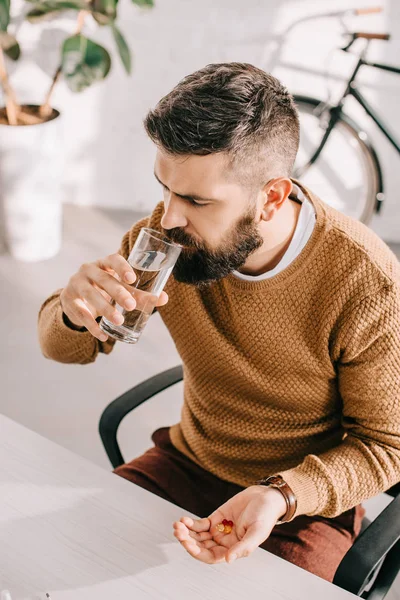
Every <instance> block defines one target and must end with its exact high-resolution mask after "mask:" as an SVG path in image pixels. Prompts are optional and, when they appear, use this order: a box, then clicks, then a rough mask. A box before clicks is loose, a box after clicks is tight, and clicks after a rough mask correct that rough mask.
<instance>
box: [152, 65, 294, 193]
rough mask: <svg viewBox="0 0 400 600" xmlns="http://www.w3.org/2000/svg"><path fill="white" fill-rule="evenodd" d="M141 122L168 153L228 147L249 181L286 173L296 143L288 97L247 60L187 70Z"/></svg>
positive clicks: (225, 149)
mask: <svg viewBox="0 0 400 600" xmlns="http://www.w3.org/2000/svg"><path fill="white" fill-rule="evenodd" d="M144 125H145V128H146V131H147V133H148V135H149V137H150V138H151V139H152V140H153V142H155V143H156V144H157V146H159V147H160V148H161V149H163V150H165V151H166V152H168V153H171V154H180V155H188V154H198V155H206V154H212V153H216V152H226V153H227V154H228V156H229V158H230V162H231V166H232V168H233V169H234V170H235V172H237V171H238V170H239V171H241V172H242V175H244V176H245V177H246V179H248V180H249V181H250V182H252V183H253V184H254V183H257V184H258V183H263V182H265V178H266V177H267V176H268V178H271V177H276V176H290V175H291V172H292V169H293V164H294V161H295V158H296V154H297V150H298V146H299V118H298V114H297V110H296V107H295V104H294V101H293V98H292V96H291V95H290V94H289V92H288V91H287V89H286V88H285V87H284V86H283V85H282V84H281V83H280V82H279V81H278V79H276V78H275V77H273V76H272V75H270V74H269V73H266V72H265V71H262V70H261V69H258V68H257V67H254V66H253V65H250V64H246V63H234V62H232V63H222V64H211V65H208V66H206V67H204V68H203V69H200V70H199V71H196V72H195V73H192V74H191V75H188V76H187V77H185V78H184V79H182V81H180V82H179V83H178V85H176V86H175V87H174V89H173V90H172V91H171V92H170V93H169V94H167V95H166V96H164V98H162V99H161V100H160V101H159V102H158V104H157V106H156V107H155V109H154V110H151V111H150V112H149V113H148V115H147V116H146V118H145V121H144ZM255 179H257V180H260V181H257V182H256V181H254V180H255ZM263 180H264V181H263Z"/></svg>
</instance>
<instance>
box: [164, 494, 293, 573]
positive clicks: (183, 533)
mask: <svg viewBox="0 0 400 600" xmlns="http://www.w3.org/2000/svg"><path fill="white" fill-rule="evenodd" d="M286 509H287V506H286V501H285V499H284V497H283V495H282V494H281V492H280V491H279V490H277V489H275V488H271V487H265V486H262V485H252V486H250V487H248V488H246V489H245V490H243V491H242V492H239V494H236V495H235V496H233V497H232V498H230V499H229V500H228V501H227V502H225V504H223V505H222V506H220V508H218V509H217V510H216V511H214V512H213V513H212V514H211V515H210V516H209V517H205V518H204V519H196V520H193V519H192V518H190V517H182V518H181V519H180V520H179V521H175V523H174V525H173V526H174V536H175V537H176V538H177V539H178V540H179V542H180V543H181V544H182V546H183V547H184V548H185V550H186V551H187V552H189V554H190V555H191V556H193V557H194V558H196V559H197V560H201V561H202V562H205V563H207V564H216V563H221V562H228V563H231V562H233V561H234V560H235V558H242V557H245V556H249V555H250V554H251V553H252V552H253V551H254V550H255V549H256V548H257V547H258V546H259V545H260V544H262V543H263V542H264V541H265V540H266V539H267V538H268V536H269V534H270V533H271V531H272V529H273V527H274V526H275V525H276V522H277V521H279V519H280V518H281V517H282V516H283V515H284V514H285V513H286ZM224 519H226V520H227V521H233V527H232V531H231V532H230V533H223V532H220V531H218V529H217V525H218V524H219V523H222V521H223V520H224Z"/></svg>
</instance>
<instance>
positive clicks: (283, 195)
mask: <svg viewBox="0 0 400 600" xmlns="http://www.w3.org/2000/svg"><path fill="white" fill-rule="evenodd" d="M292 190H293V184H292V182H291V180H290V179H289V178H288V177H276V178H275V179H270V181H268V183H266V184H265V186H264V187H263V190H262V194H263V199H264V206H263V207H262V210H261V220H263V221H270V220H271V219H272V217H273V216H274V214H275V212H276V211H277V210H279V209H280V208H281V206H282V205H283V203H284V202H285V200H286V199H287V198H288V197H289V196H290V194H291V193H292Z"/></svg>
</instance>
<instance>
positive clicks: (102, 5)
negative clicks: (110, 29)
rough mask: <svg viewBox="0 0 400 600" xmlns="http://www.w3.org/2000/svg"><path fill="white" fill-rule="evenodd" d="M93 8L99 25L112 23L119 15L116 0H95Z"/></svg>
mask: <svg viewBox="0 0 400 600" xmlns="http://www.w3.org/2000/svg"><path fill="white" fill-rule="evenodd" d="M91 10H92V14H93V17H94V19H95V20H96V21H97V23H98V24H99V25H110V24H112V23H113V22H114V21H115V19H116V17H117V1H116V0H93V2H92V4H91Z"/></svg>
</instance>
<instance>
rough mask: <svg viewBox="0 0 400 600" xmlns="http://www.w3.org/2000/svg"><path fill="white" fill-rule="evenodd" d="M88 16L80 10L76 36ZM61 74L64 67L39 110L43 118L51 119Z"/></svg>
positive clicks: (59, 67)
mask: <svg viewBox="0 0 400 600" xmlns="http://www.w3.org/2000/svg"><path fill="white" fill-rule="evenodd" d="M87 14H89V13H88V11H86V10H80V11H79V13H78V22H77V25H76V32H75V35H79V34H80V33H81V31H82V28H83V25H84V22H85V17H86V15H87ZM61 73H62V67H61V65H59V66H58V67H57V70H56V72H55V74H54V77H53V80H52V82H51V86H50V89H49V91H48V92H47V94H46V98H45V101H44V102H43V104H42V105H41V107H40V108H39V114H40V116H41V117H49V116H50V115H51V107H50V100H51V97H52V95H53V91H54V88H55V86H56V84H57V82H58V80H59V79H60V75H61Z"/></svg>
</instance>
